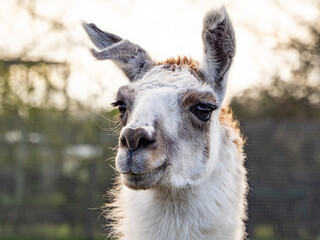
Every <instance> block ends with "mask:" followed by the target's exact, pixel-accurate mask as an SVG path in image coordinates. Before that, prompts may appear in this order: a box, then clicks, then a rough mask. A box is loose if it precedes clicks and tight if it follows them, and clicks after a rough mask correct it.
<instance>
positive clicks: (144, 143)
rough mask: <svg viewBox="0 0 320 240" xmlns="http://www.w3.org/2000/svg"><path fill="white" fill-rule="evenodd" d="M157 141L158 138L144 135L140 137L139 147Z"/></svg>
mask: <svg viewBox="0 0 320 240" xmlns="http://www.w3.org/2000/svg"><path fill="white" fill-rule="evenodd" d="M155 141H156V140H154V139H147V138H144V137H142V138H140V139H139V143H138V148H140V147H147V146H149V145H150V144H152V143H154V142H155Z"/></svg>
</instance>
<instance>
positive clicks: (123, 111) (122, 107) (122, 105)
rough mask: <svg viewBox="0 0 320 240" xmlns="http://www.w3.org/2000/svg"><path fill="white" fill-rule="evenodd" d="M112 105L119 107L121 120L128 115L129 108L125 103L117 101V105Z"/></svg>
mask: <svg viewBox="0 0 320 240" xmlns="http://www.w3.org/2000/svg"><path fill="white" fill-rule="evenodd" d="M112 105H113V106H115V107H116V106H118V108H119V112H120V117H121V118H122V117H123V116H124V115H125V114H126V111H127V106H126V104H125V103H124V102H122V101H117V102H115V103H112Z"/></svg>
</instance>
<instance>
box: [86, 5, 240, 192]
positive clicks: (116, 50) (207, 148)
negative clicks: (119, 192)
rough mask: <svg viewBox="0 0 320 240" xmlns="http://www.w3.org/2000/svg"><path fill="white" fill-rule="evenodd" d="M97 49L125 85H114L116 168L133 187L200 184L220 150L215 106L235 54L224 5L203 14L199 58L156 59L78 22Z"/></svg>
mask: <svg viewBox="0 0 320 240" xmlns="http://www.w3.org/2000/svg"><path fill="white" fill-rule="evenodd" d="M83 26H84V28H85V30H86V32H87V33H88V35H89V37H90V39H91V40H92V42H93V43H94V44H95V46H96V47H97V48H99V49H100V50H101V51H99V52H98V51H96V50H92V54H93V55H94V56H95V57H96V58H98V59H111V60H113V61H114V62H115V63H116V64H117V65H118V66H119V67H120V68H121V69H122V70H123V72H124V73H125V74H126V75H127V76H128V78H129V80H130V83H129V84H128V85H126V86H123V87H121V88H120V89H119V91H118V93H117V97H116V101H115V102H114V103H113V105H114V106H118V107H119V111H120V118H121V122H122V124H123V128H122V130H121V133H120V138H119V148H118V153H117V156H116V168H117V170H118V171H119V172H120V173H121V177H122V181H123V182H124V184H125V185H126V186H128V187H129V188H132V189H148V188H153V187H157V186H169V187H186V186H189V185H195V184H198V183H199V182H201V181H203V180H204V179H205V178H206V176H208V175H209V174H210V173H211V172H212V169H213V168H214V166H215V161H216V159H217V155H218V154H219V141H220V131H219V129H220V128H219V120H218V115H219V109H220V106H221V103H222V101H223V98H224V95H225V90H226V81H227V74H228V70H229V67H230V65H231V62H232V58H233V56H234V52H235V39H234V32H233V28H232V25H231V21H230V19H229V17H228V15H227V13H226V11H225V10H224V8H222V9H220V10H213V11H211V12H209V13H207V15H206V16H205V18H204V25H203V32H202V38H203V44H204V58H203V62H202V63H201V64H198V62H196V61H193V60H191V59H187V58H178V59H176V60H174V59H169V60H167V61H164V62H161V63H155V62H154V61H153V60H152V59H151V58H150V57H149V55H148V54H147V52H146V51H145V50H144V49H142V48H141V47H140V46H138V45H136V44H133V43H131V42H129V41H127V40H122V39H121V38H120V37H118V36H116V35H113V34H110V33H107V32H104V31H102V30H100V29H99V28H97V27H96V26H95V25H94V24H84V25H83Z"/></svg>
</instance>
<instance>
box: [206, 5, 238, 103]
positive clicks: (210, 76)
mask: <svg viewBox="0 0 320 240" xmlns="http://www.w3.org/2000/svg"><path fill="white" fill-rule="evenodd" d="M202 40H203V44H204V59H203V63H202V68H201V71H202V72H203V75H204V77H205V79H206V81H207V82H208V83H210V84H211V85H212V86H213V88H214V90H215V92H216V94H217V97H218V100H219V102H220V103H221V102H222V100H223V98H224V95H225V92H226V86H227V77H228V70H229V68H230V66H231V63H232V59H233V57H234V54H235V36H234V31H233V27H232V24H231V20H230V18H229V16H228V14H227V12H226V10H225V8H224V7H222V8H221V9H218V10H212V11H210V12H208V13H207V14H206V16H205V18H204V21H203V30H202Z"/></svg>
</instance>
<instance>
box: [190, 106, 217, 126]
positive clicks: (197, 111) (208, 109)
mask: <svg viewBox="0 0 320 240" xmlns="http://www.w3.org/2000/svg"><path fill="white" fill-rule="evenodd" d="M216 108H217V107H216V106H214V105H212V104H210V103H200V104H197V105H194V106H192V107H191V108H190V111H191V112H192V113H193V114H194V115H196V117H197V118H199V119H200V120H201V121H205V122H206V121H208V120H209V119H210V117H211V113H212V111H213V110H215V109H216Z"/></svg>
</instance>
